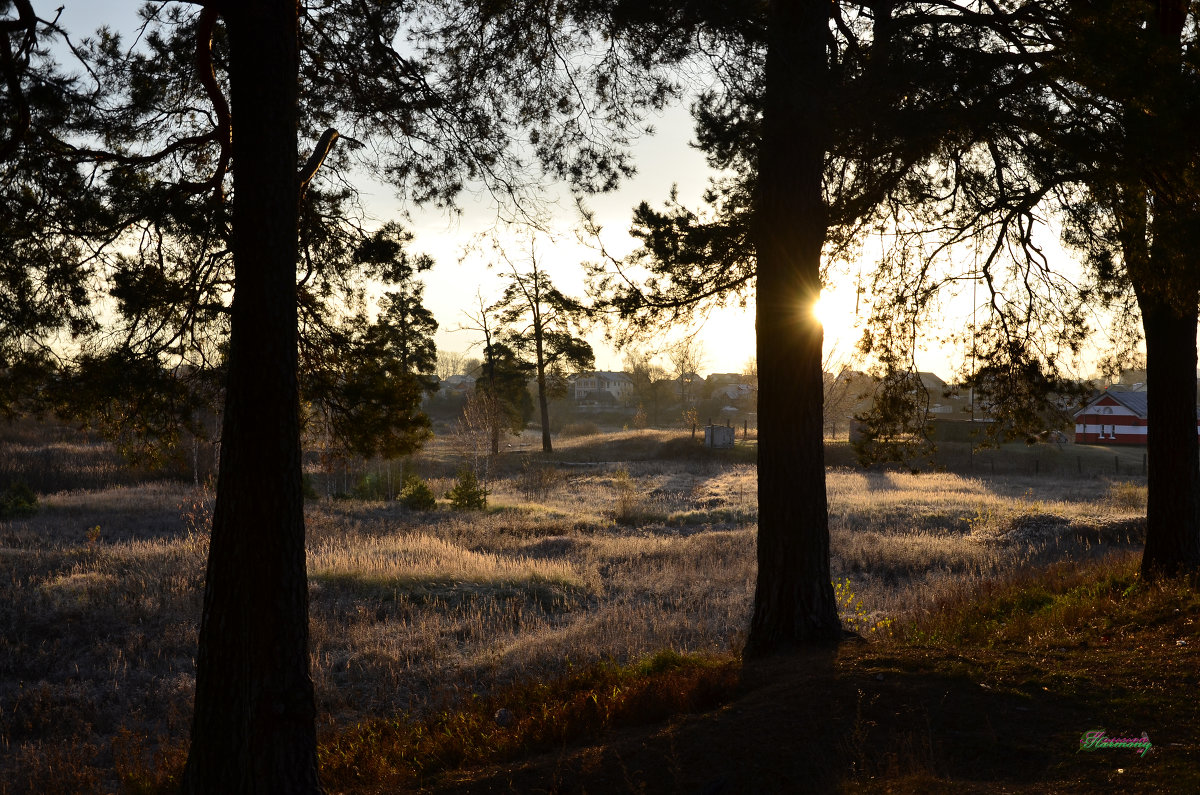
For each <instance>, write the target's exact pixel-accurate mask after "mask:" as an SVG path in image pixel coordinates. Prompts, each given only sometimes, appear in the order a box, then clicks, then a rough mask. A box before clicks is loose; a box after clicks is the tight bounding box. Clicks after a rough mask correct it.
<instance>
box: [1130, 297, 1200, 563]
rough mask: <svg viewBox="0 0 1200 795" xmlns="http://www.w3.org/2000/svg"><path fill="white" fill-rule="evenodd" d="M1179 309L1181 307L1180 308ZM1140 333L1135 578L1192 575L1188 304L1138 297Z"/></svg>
mask: <svg viewBox="0 0 1200 795" xmlns="http://www.w3.org/2000/svg"><path fill="white" fill-rule="evenodd" d="M1184 304H1186V306H1184ZM1138 305H1139V307H1140V308H1141V312H1142V326H1143V329H1144V330H1145V334H1146V392H1147V394H1146V402H1147V420H1148V427H1147V429H1146V459H1147V467H1148V481H1147V505H1146V548H1145V551H1144V552H1143V553H1142V576H1144V577H1148V578H1154V577H1157V576H1159V575H1164V574H1177V573H1181V572H1197V571H1200V442H1197V438H1196V323H1197V311H1196V303H1195V301H1194V300H1193V301H1191V302H1190V303H1188V302H1184V301H1170V300H1166V299H1163V298H1162V297H1160V296H1158V295H1156V294H1153V293H1150V294H1148V293H1147V292H1146V291H1142V290H1139V291H1138Z"/></svg>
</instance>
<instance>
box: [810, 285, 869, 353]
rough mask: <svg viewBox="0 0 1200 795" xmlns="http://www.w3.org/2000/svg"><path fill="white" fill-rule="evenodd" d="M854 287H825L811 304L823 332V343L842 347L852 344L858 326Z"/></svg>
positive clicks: (857, 307) (858, 319) (857, 309)
mask: <svg viewBox="0 0 1200 795" xmlns="http://www.w3.org/2000/svg"><path fill="white" fill-rule="evenodd" d="M857 298H858V296H857V295H856V293H855V291H854V289H852V288H851V289H840V290H839V289H837V288H831V287H826V288H825V289H824V290H822V291H821V297H820V299H819V300H818V301H817V303H816V304H814V305H813V309H812V312H813V315H814V316H816V318H817V322H818V323H820V324H821V328H822V329H823V330H824V333H825V345H826V347H827V348H829V347H831V346H832V347H844V346H847V345H853V343H854V337H855V336H856V335H857V329H858V326H859V321H860V318H859V306H858V301H857V300H856V299H857Z"/></svg>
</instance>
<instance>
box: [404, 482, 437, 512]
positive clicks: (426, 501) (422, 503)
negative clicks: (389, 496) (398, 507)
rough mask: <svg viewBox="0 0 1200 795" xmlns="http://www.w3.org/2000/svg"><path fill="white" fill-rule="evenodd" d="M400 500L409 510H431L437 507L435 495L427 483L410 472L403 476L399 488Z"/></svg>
mask: <svg viewBox="0 0 1200 795" xmlns="http://www.w3.org/2000/svg"><path fill="white" fill-rule="evenodd" d="M400 502H401V504H403V505H404V507H405V508H408V509H409V510H410V511H432V510H433V509H434V508H436V507H437V497H435V496H434V495H433V489H431V488H429V484H428V483H426V482H425V481H423V480H421V478H419V477H417V475H415V474H412V473H407V474H405V476H404V485H403V486H402V487H401V488H400Z"/></svg>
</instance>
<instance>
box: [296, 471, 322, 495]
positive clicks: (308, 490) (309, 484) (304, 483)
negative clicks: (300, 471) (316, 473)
mask: <svg viewBox="0 0 1200 795" xmlns="http://www.w3.org/2000/svg"><path fill="white" fill-rule="evenodd" d="M300 493H301V494H303V495H304V499H306V500H315V499H317V497H318V496H319V495H318V494H317V486H316V483H314V482H313V476H312V475H310V474H308V473H307V472H305V473H304V475H303V477H302V478H301V479H300Z"/></svg>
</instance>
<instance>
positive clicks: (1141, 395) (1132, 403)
mask: <svg viewBox="0 0 1200 795" xmlns="http://www.w3.org/2000/svg"><path fill="white" fill-rule="evenodd" d="M1146 425H1147V423H1146V392H1145V391H1143V390H1136V391H1135V390H1124V389H1106V390H1105V391H1104V392H1102V393H1100V394H1099V395H1098V396H1096V397H1094V398H1092V400H1091V401H1090V402H1089V403H1088V404H1087V405H1086V406H1084V407H1083V408H1082V409H1080V410H1079V411H1078V412H1076V413H1075V442H1076V444H1115V445H1123V444H1141V445H1144V444H1145V443H1146Z"/></svg>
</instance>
